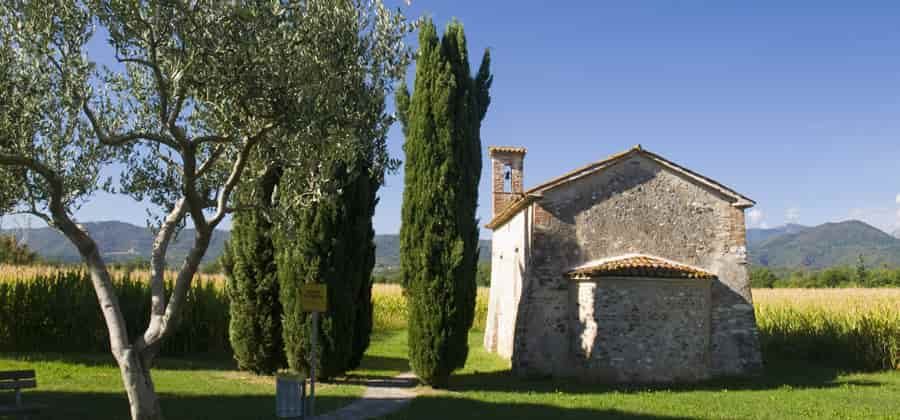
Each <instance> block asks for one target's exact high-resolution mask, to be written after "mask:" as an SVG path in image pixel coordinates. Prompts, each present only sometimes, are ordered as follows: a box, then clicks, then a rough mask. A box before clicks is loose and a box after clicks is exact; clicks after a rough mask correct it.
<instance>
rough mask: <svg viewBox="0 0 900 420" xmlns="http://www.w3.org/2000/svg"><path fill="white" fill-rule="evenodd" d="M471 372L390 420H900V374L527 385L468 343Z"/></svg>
mask: <svg viewBox="0 0 900 420" xmlns="http://www.w3.org/2000/svg"><path fill="white" fill-rule="evenodd" d="M469 342H470V346H471V349H472V351H471V353H470V356H469V362H468V363H467V365H466V368H465V369H464V370H462V371H460V372H458V373H457V374H456V375H454V376H453V378H452V379H451V380H450V387H449V389H448V390H446V391H431V392H426V393H425V395H423V396H420V397H418V398H416V399H415V400H414V401H413V402H412V404H411V405H410V406H409V407H408V408H407V409H405V410H403V411H401V412H399V413H397V414H394V415H392V416H389V417H388V419H392V420H398V419H424V418H428V419H456V418H459V416H460V415H461V414H470V415H477V416H478V418H490V419H516V420H522V419H551V420H563V419H587V418H590V419H598V418H599V419H626V420H627V419H792V418H793V419H900V371H893V372H879V373H841V372H838V371H837V370H834V369H828V368H823V367H816V366H810V365H804V364H797V363H790V364H787V363H785V364H779V365H777V366H767V367H766V370H765V373H764V374H763V375H762V376H760V377H755V378H747V379H730V380H719V381H713V382H706V383H701V384H695V385H683V386H654V387H647V386H635V387H626V386H601V385H585V384H578V383H574V382H571V381H554V380H524V379H519V378H516V377H514V376H512V375H510V373H509V364H508V362H506V361H505V360H503V359H500V358H499V357H496V356H495V355H493V354H490V353H487V352H485V351H484V350H483V349H482V347H481V334H480V333H473V334H471V335H470V338H469Z"/></svg>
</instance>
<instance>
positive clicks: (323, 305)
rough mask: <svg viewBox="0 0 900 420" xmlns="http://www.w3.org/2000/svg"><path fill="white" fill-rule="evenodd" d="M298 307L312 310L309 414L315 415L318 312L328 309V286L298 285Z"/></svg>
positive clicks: (315, 284) (319, 284) (307, 310)
mask: <svg viewBox="0 0 900 420" xmlns="http://www.w3.org/2000/svg"><path fill="white" fill-rule="evenodd" d="M300 307H301V308H302V309H303V311H304V312H312V337H310V347H311V349H310V351H309V404H308V406H309V409H308V410H309V413H308V414H309V416H310V417H312V416H313V415H315V403H316V364H317V363H316V362H317V361H318V359H317V358H316V344H317V342H318V339H319V313H320V312H325V311H326V310H327V309H328V288H327V286H325V285H324V284H321V283H307V284H304V285H302V286H300Z"/></svg>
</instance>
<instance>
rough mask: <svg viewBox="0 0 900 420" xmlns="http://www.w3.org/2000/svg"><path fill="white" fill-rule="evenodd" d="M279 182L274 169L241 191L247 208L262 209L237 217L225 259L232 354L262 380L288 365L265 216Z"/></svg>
mask: <svg viewBox="0 0 900 420" xmlns="http://www.w3.org/2000/svg"><path fill="white" fill-rule="evenodd" d="M278 177H279V171H278V170H277V169H269V170H267V171H266V173H265V174H264V175H263V176H262V177H261V178H260V179H259V180H258V181H257V182H256V183H255V184H254V185H251V186H249V187H248V188H244V190H243V191H240V193H239V201H240V202H241V203H242V204H249V203H256V204H257V206H255V208H254V209H253V210H248V211H245V212H239V213H237V214H235V217H234V224H233V226H232V230H231V239H230V241H229V243H228V246H227V248H228V249H227V250H226V253H225V257H224V258H223V265H224V266H225V272H226V274H227V275H228V283H227V292H228V298H229V312H230V315H231V319H230V321H229V327H228V333H229V339H230V341H231V348H232V350H233V351H234V358H235V360H237V362H238V367H240V368H241V369H243V370H249V371H252V372H254V373H257V374H271V373H273V372H275V371H276V370H278V369H279V368H281V367H283V366H284V364H285V362H284V344H283V343H282V339H281V335H282V334H281V314H282V308H281V302H280V301H279V299H278V296H279V287H278V278H277V270H276V268H275V248H274V244H273V242H272V228H273V224H272V222H271V220H270V219H269V217H268V216H267V215H266V214H265V213H264V210H262V208H265V207H266V206H267V205H268V203H270V202H271V199H272V194H273V191H274V189H275V186H276V185H277V183H278Z"/></svg>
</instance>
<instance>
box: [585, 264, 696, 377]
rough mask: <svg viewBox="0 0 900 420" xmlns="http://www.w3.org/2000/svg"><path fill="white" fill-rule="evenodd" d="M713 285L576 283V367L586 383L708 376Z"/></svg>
mask: <svg viewBox="0 0 900 420" xmlns="http://www.w3.org/2000/svg"><path fill="white" fill-rule="evenodd" d="M710 283H711V282H710V281H709V280H701V279H648V278H598V279H593V280H580V281H574V282H573V287H572V288H571V294H572V296H571V302H572V305H573V307H574V308H577V315H578V322H577V323H576V324H575V325H574V329H575V330H574V332H575V336H576V339H577V341H576V344H578V347H576V354H575V359H576V360H575V362H576V366H578V368H579V369H578V373H579V376H581V377H582V378H583V379H585V380H591V381H604V382H675V381H695V380H699V379H704V378H706V377H708V376H709V337H710V334H709V328H710V325H709V318H710V311H709V300H710V296H709V294H710V288H709V286H710Z"/></svg>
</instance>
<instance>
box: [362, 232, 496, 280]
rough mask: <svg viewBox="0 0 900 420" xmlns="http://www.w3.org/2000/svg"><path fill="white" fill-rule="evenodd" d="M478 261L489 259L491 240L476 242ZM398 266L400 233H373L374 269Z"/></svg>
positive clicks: (391, 268) (387, 268)
mask: <svg viewBox="0 0 900 420" xmlns="http://www.w3.org/2000/svg"><path fill="white" fill-rule="evenodd" d="M478 248H479V254H478V260H479V261H490V260H491V240H490V239H482V240H480V241H479V244H478ZM399 267H400V235H375V271H376V272H377V271H384V270H393V269H397V268H399Z"/></svg>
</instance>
